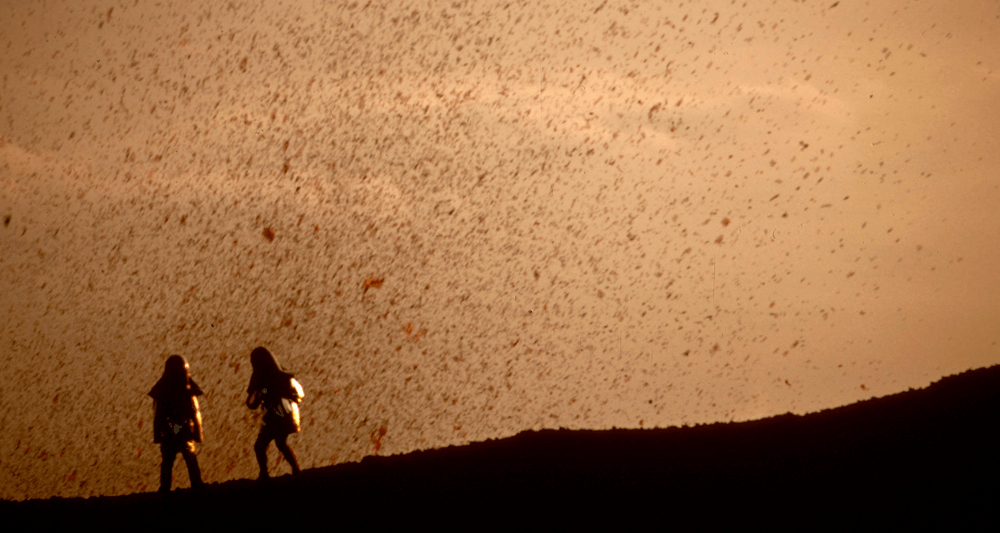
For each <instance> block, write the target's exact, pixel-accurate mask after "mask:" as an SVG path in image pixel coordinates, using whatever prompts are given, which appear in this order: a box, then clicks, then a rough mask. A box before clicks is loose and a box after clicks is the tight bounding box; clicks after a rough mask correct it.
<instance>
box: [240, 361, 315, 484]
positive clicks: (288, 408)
mask: <svg viewBox="0 0 1000 533" xmlns="http://www.w3.org/2000/svg"><path fill="white" fill-rule="evenodd" d="M250 364H251V365H252V366H253V374H251V376H250V386H249V387H247V407H249V408H250V409H256V408H257V407H259V406H260V405H263V406H264V409H266V411H267V412H265V413H264V420H263V425H262V426H261V428H260V435H259V436H257V442H255V443H254V445H253V449H254V452H255V453H256V454H257V464H258V465H259V466H260V480H261V481H266V480H268V479H269V478H270V476H269V475H268V473H267V447H268V446H269V445H270V444H271V441H272V440H273V441H274V443H275V445H277V446H278V451H280V452H281V454H282V455H284V456H285V460H287V461H288V464H290V465H292V474H294V475H298V474H299V473H301V470H299V462H298V460H297V459H296V458H295V452H293V451H292V449H291V448H289V447H288V441H287V439H288V435H291V434H292V433H298V431H299V405H298V404H299V402H300V401H302V398H303V396H304V394H303V392H302V386H301V385H299V382H298V381H296V380H295V378H293V377H292V374H291V373H290V372H285V371H284V370H282V369H281V366H279V365H278V361H277V360H276V359H275V358H274V356H273V355H271V352H269V351H267V349H266V348H262V347H258V348H254V350H253V351H252V352H250Z"/></svg>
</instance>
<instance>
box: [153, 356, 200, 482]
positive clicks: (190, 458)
mask: <svg viewBox="0 0 1000 533" xmlns="http://www.w3.org/2000/svg"><path fill="white" fill-rule="evenodd" d="M149 395H150V396H151V397H152V398H153V442H154V443H158V444H159V445H160V455H161V456H162V458H163V462H162V463H161V464H160V493H168V492H170V485H171V482H172V480H171V478H172V472H173V469H174V460H175V459H177V454H178V453H180V454H181V455H182V456H183V457H184V462H185V463H186V464H187V469H188V478H189V479H190V480H191V488H195V489H200V488H202V486H203V484H202V481H201V470H200V469H199V468H198V458H197V457H195V454H194V451H195V443H196V442H201V439H202V430H201V411H200V410H199V409H198V396H201V395H202V391H201V388H200V387H198V384H197V383H195V382H194V380H193V379H191V372H190V368H189V367H188V363H187V361H186V360H185V359H184V358H183V357H181V356H179V355H171V356H170V357H169V358H167V362H166V364H164V368H163V376H161V377H160V379H159V381H157V382H156V385H154V386H153V390H151V391H149Z"/></svg>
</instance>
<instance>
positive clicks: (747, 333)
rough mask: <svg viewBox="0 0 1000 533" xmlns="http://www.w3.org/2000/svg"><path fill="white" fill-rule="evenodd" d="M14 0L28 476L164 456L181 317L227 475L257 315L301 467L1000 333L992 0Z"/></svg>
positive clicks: (5, 242) (8, 203) (752, 391)
mask: <svg viewBox="0 0 1000 533" xmlns="http://www.w3.org/2000/svg"><path fill="white" fill-rule="evenodd" d="M8 4H9V5H4V6H2V7H0V19H2V20H4V21H6V22H7V24H6V25H5V29H4V31H3V33H0V65H3V67H4V68H3V69H2V71H3V73H4V76H3V78H2V82H0V83H2V85H0V190H2V191H3V194H0V216H2V217H3V225H2V227H0V302H2V303H3V306H2V307H0V343H2V346H3V349H2V351H0V354H2V356H0V380H2V381H0V404H2V407H3V409H2V410H0V427H3V428H4V431H3V432H0V450H2V451H0V497H4V498H15V499H21V498H26V497H46V496H52V495H60V496H77V495H84V496H86V495H90V494H122V493H129V492H137V491H149V490H153V489H154V488H155V486H156V483H157V480H156V476H157V474H158V465H159V450H158V449H156V448H155V447H154V445H153V444H152V429H151V428H150V423H151V418H152V401H151V400H150V399H149V398H148V397H147V396H146V393H147V392H148V390H149V388H150V387H152V385H153V383H154V382H155V381H156V378H157V377H158V375H159V373H160V372H161V371H162V365H163V361H164V360H165V358H166V357H167V356H169V355H170V354H172V353H179V354H182V355H184V356H185V357H186V358H187V359H188V361H189V362H190V365H191V371H192V375H193V376H194V377H195V379H196V380H197V381H198V383H199V384H200V385H201V386H202V388H203V389H204V390H205V396H204V397H203V398H202V411H203V415H204V420H205V442H204V444H203V445H202V446H201V448H200V452H199V453H200V455H199V462H200V464H201V465H202V471H203V474H204V478H205V480H206V481H208V482H217V481H223V480H228V479H235V478H245V477H254V476H255V475H256V464H255V461H254V458H253V451H252V442H253V439H254V437H255V433H256V431H257V430H258V427H259V424H260V420H259V416H258V415H255V414H253V413H252V412H251V411H249V410H248V409H246V408H245V407H244V404H243V401H244V399H245V391H246V386H247V381H248V380H249V376H250V367H249V354H250V350H251V349H252V348H254V347H255V346H260V345H263V346H267V347H268V348H269V349H270V350H271V351H272V352H273V353H274V354H275V355H277V356H278V357H279V359H280V360H281V361H282V363H283V364H284V365H285V366H286V367H287V368H288V369H289V370H291V371H293V372H295V374H296V377H297V379H299V381H300V382H301V383H302V385H303V386H304V388H305V391H306V399H305V401H304V402H303V404H302V406H301V412H302V418H303V428H302V432H301V433H300V434H297V435H296V436H294V437H292V444H293V446H294V447H295V450H296V452H297V453H298V456H299V460H300V463H301V464H302V466H303V467H305V468H309V467H312V466H323V465H328V464H332V463H337V462H344V461H356V460H359V459H360V458H361V457H363V456H365V455H368V454H373V453H376V452H377V453H379V454H392V453H402V452H406V451H410V450H414V449H420V448H428V447H434V446H445V445H450V444H460V443H463V442H469V441H471V440H481V439H486V438H496V437H503V436H506V435H512V434H514V433H517V432H519V431H521V430H524V429H532V428H543V427H572V428H608V427H615V426H617V427H640V426H641V427H650V426H665V425H675V424H693V423H700V422H711V421H716V420H730V419H747V418H753V417H758V416H765V415H769V414H774V413H781V412H785V411H789V410H792V411H797V412H804V411H810V410H816V409H820V408H823V407H829V406H834V405H840V404H843V403H847V402H850V401H854V400H857V399H860V398H866V397H870V396H872V395H879V394H885V393H888V392H893V391H897V390H903V389H906V388H907V387H910V386H920V385H923V384H926V383H928V382H929V381H931V380H932V379H935V378H936V377H938V376H941V375H943V374H947V373H951V372H954V371H958V370H962V369H965V368H969V367H971V366H979V365H982V364H988V363H991V362H995V361H996V359H997V352H996V347H995V341H996V338H995V336H996V328H995V321H991V320H990V319H989V318H988V317H991V316H995V315H996V312H997V307H996V306H997V304H996V302H997V301H1000V298H997V296H1000V295H998V294H997V287H1000V283H998V282H1000V279H998V275H1000V274H998V272H1000V269H996V268H993V266H995V263H996V260H997V253H998V252H997V251H996V250H995V247H989V246H981V245H980V243H988V242H996V241H997V240H998V237H1000V226H998V222H997V219H996V218H995V217H994V216H992V208H993V206H995V205H997V201H998V200H1000V198H997V196H998V189H997V186H996V175H995V173H992V171H991V169H993V168H996V167H997V164H998V163H1000V161H998V160H997V158H998V155H997V154H1000V150H998V149H997V147H996V145H995V139H997V138H1000V137H998V136H997V135H996V126H995V121H987V120H985V119H984V117H989V116H993V115H995V113H992V114H991V111H996V109H995V106H996V105H997V104H996V103H995V100H996V99H995V98H994V99H990V98H987V96H988V95H989V94H992V93H991V92H990V91H993V92H995V89H996V84H997V82H998V76H997V74H996V72H998V71H1000V57H998V52H997V51H998V50H1000V46H996V45H997V42H996V40H997V37H996V36H997V35H1000V31H996V30H997V28H996V24H997V22H996V19H995V18H992V14H991V13H989V12H988V11H989V10H988V9H986V8H983V6H981V5H978V4H977V5H976V6H971V7H967V8H966V9H967V11H966V12H960V11H957V10H955V9H954V8H953V7H933V6H932V7H929V8H928V7H926V6H919V5H917V4H916V3H908V2H904V1H898V2H889V3H883V4H879V5H878V6H860V5H847V4H844V5H836V7H835V9H834V6H832V5H818V4H815V3H811V2H807V3H791V4H789V5H787V6H777V5H770V4H769V5H766V6H763V5H762V6H756V5H754V4H752V3H749V4H740V3H737V4H733V3H731V2H723V1H710V2H707V3H706V2H700V3H693V4H690V5H688V4H687V3H683V4H682V3H677V4H674V5H666V4H663V3H656V2H654V3H628V2H613V1H607V2H605V1H603V0H600V1H594V2H589V1H580V2H570V3H568V4H567V3H554V2H553V3H545V2H529V3H527V4H524V5H515V4H508V3H483V2H480V3H463V2H460V3H456V4H454V5H452V4H449V5H447V6H443V5H440V6H439V5H437V4H434V5H430V4H426V3H419V2H412V3H408V2H385V3H381V4H379V3H371V2H369V3H353V2H352V3H345V4H342V5H325V4H323V5H320V4H316V5H312V4H307V3H296V4H294V5H291V6H289V5H281V6H278V5H274V6H271V5H266V4H265V5H259V4H256V3H254V4H250V3H240V2H236V3H229V4H227V5H226V6H221V5H215V4H212V3H204V2H201V3H198V2H180V3H173V4H169V5H166V4H155V5H154V4H148V5H147V3H140V4H136V5H133V3H128V4H127V5H119V6H114V7H111V6H104V5H100V6H99V5H97V4H96V3H91V2H82V3H81V2H74V3H70V4H66V5H64V6H60V7H58V8H46V9H42V8H38V7H36V6H34V5H32V4H29V3H8ZM984 10H985V11H984ZM959 93H960V94H962V95H963V97H962V98H961V99H960V100H955V99H954V95H955V94H959ZM967 102H976V105H975V106H973V107H969V106H968V105H967V104H966V103H967ZM969 235H975V236H976V237H975V239H968V238H966V236H969ZM975 317H980V318H975ZM272 453H273V454H274V455H273V456H272V460H273V461H276V462H277V461H278V460H279V459H278V454H277V452H276V451H275V452H272ZM177 464H178V466H177V471H176V472H175V475H174V478H175V483H178V484H180V485H185V484H186V483H187V481H186V479H187V477H186V473H185V472H184V469H183V466H182V462H178V463H177ZM272 468H273V469H275V470H276V471H277V472H279V473H280V472H283V471H287V468H288V467H287V465H284V464H277V465H275V466H273V467H272ZM273 471H274V470H273Z"/></svg>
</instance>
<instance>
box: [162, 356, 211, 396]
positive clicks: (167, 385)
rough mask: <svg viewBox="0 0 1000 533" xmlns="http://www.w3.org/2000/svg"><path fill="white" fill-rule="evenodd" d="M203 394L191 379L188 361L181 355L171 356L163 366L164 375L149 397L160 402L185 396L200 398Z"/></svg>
mask: <svg viewBox="0 0 1000 533" xmlns="http://www.w3.org/2000/svg"><path fill="white" fill-rule="evenodd" d="M201 394H202V392H201V389H200V388H199V387H198V385H197V384H196V383H195V382H194V380H193V379H191V371H190V367H189V366H188V362H187V360H186V359H184V357H182V356H180V355H171V356H170V357H168V358H167V362H166V363H165V364H164V365H163V375H162V376H160V379H159V381H157V382H156V385H154V386H153V390H152V391H151V392H150V394H149V395H150V396H152V397H154V398H156V399H158V400H166V399H168V398H180V397H183V396H185V395H194V396H200V395H201Z"/></svg>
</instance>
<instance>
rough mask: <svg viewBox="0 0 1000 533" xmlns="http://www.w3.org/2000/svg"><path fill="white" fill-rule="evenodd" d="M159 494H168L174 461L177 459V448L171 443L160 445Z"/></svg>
mask: <svg viewBox="0 0 1000 533" xmlns="http://www.w3.org/2000/svg"><path fill="white" fill-rule="evenodd" d="M160 457H161V458H162V462H161V463H160V492H170V482H171V481H172V479H171V478H172V475H171V474H172V473H173V470H174V459H176V458H177V448H176V447H174V445H173V444H172V443H169V442H161V443H160Z"/></svg>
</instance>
